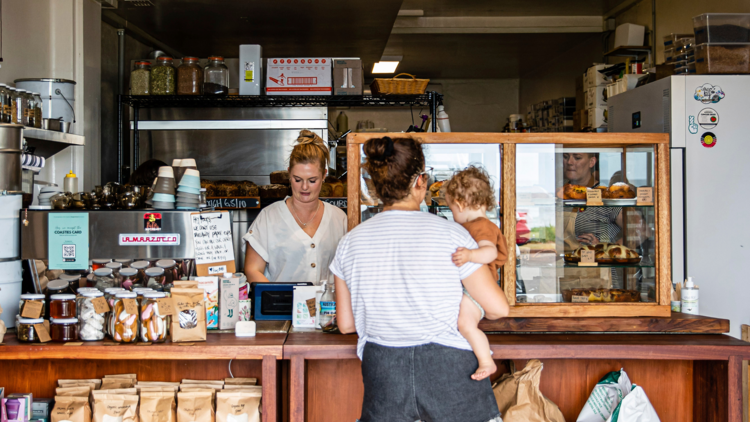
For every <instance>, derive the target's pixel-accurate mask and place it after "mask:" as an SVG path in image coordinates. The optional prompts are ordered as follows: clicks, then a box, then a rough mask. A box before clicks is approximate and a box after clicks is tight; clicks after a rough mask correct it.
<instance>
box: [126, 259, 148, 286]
mask: <svg viewBox="0 0 750 422" xmlns="http://www.w3.org/2000/svg"><path fill="white" fill-rule="evenodd" d="M148 267H149V263H148V261H135V262H133V263H132V264H130V268H134V269H135V270H137V271H138V275H137V276H136V277H137V278H138V284H139V285H140V286H143V287H147V286H146V284H147V281H148V277H146V269H147V268H148ZM140 286H139V287H140Z"/></svg>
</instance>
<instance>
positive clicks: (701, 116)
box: [698, 108, 719, 129]
mask: <svg viewBox="0 0 750 422" xmlns="http://www.w3.org/2000/svg"><path fill="white" fill-rule="evenodd" d="M698 124H699V125H701V127H702V128H703V129H713V128H715V127H716V125H718V124H719V113H717V112H716V110H714V109H712V108H704V109H703V110H701V112H700V113H698Z"/></svg>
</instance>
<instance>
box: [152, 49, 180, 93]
mask: <svg viewBox="0 0 750 422" xmlns="http://www.w3.org/2000/svg"><path fill="white" fill-rule="evenodd" d="M176 76H177V75H176V71H175V68H174V65H173V64H172V58H171V57H159V58H158V59H156V64H155V65H153V66H152V67H151V79H150V81H149V86H150V91H151V95H174V94H175V88H176V79H177V78H176Z"/></svg>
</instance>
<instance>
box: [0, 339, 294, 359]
mask: <svg viewBox="0 0 750 422" xmlns="http://www.w3.org/2000/svg"><path fill="white" fill-rule="evenodd" d="M284 340H286V333H278V334H276V333H275V334H263V333H259V334H258V335H256V336H255V337H247V338H240V337H235V336H234V335H233V334H215V333H209V334H208V336H207V340H206V341H205V342H195V343H192V344H191V343H187V345H186V344H185V343H171V342H166V343H151V344H149V343H135V344H119V345H116V343H113V342H112V341H111V340H105V341H96V342H84V343H83V344H82V345H80V346H65V344H64V343H45V344H39V343H20V342H19V341H18V340H17V339H16V335H15V333H13V334H6V335H5V338H4V342H3V344H2V345H0V360H6V359H127V360H149V359H152V360H218V359H226V360H228V359H263V357H264V356H273V357H275V358H276V359H281V358H282V356H283V347H284Z"/></svg>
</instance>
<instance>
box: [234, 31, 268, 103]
mask: <svg viewBox="0 0 750 422" xmlns="http://www.w3.org/2000/svg"><path fill="white" fill-rule="evenodd" d="M239 75H240V95H260V94H261V82H262V81H263V49H262V48H261V47H260V46H259V45H257V44H243V45H240V73H239Z"/></svg>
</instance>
